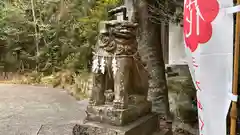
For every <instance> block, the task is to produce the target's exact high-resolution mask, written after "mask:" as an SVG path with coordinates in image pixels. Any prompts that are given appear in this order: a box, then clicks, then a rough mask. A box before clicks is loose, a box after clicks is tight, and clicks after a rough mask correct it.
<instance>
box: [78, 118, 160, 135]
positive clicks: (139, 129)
mask: <svg viewBox="0 0 240 135" xmlns="http://www.w3.org/2000/svg"><path fill="white" fill-rule="evenodd" d="M157 128H158V117H157V115H155V114H149V115H147V116H144V117H142V118H140V119H138V120H137V121H135V122H133V123H130V124H128V125H125V126H121V127H120V126H111V125H107V124H103V123H97V122H86V123H85V124H76V125H75V126H74V130H73V132H74V133H73V135H151V134H153V133H154V132H155V131H156V130H157Z"/></svg>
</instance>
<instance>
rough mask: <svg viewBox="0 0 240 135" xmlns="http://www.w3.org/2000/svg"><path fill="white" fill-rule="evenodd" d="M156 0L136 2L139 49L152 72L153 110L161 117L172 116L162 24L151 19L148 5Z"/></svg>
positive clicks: (150, 98)
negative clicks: (163, 49) (162, 39)
mask: <svg viewBox="0 0 240 135" xmlns="http://www.w3.org/2000/svg"><path fill="white" fill-rule="evenodd" d="M154 2H155V1H154V0H150V2H149V1H147V2H146V1H145V0H139V1H138V3H137V4H136V5H137V7H136V11H137V15H136V20H137V22H138V23H139V37H138V40H139V41H138V42H139V46H140V48H139V50H140V55H141V56H142V59H143V61H144V62H146V64H147V70H148V72H149V74H150V80H149V96H148V98H149V100H150V101H152V103H153V111H154V112H157V113H159V114H160V116H161V118H163V119H168V118H169V116H170V111H169V101H168V89H167V82H166V76H165V64H164V58H163V51H162V45H161V43H162V42H161V24H156V23H153V22H151V21H150V20H149V11H148V5H149V4H152V5H153V4H155V3H154Z"/></svg>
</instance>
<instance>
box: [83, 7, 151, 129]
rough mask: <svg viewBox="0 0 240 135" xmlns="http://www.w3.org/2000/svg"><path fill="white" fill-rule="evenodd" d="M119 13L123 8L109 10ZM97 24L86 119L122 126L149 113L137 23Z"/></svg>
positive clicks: (146, 74)
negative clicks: (97, 29) (91, 82)
mask: <svg viewBox="0 0 240 135" xmlns="http://www.w3.org/2000/svg"><path fill="white" fill-rule="evenodd" d="M121 11H126V8H125V7H120V8H116V9H113V10H111V11H110V14H111V15H112V14H115V13H118V12H121ZM123 16H126V13H123ZM100 25H101V27H100V33H99V36H98V42H97V48H96V50H95V55H94V60H93V88H92V91H91V94H90V101H89V106H88V108H87V113H88V117H87V119H88V120H92V121H99V122H102V123H108V124H112V125H119V126H122V125H125V124H127V123H129V122H132V121H134V120H136V119H137V118H138V117H141V116H145V115H146V114H148V113H150V112H151V103H150V102H148V101H147V94H148V73H147V71H146V70H145V67H144V64H143V63H142V62H141V59H140V57H139V54H138V43H137V40H136V34H137V26H138V24H136V23H134V22H131V21H128V20H125V19H123V20H110V21H102V22H100ZM99 64H100V69H99V68H98V67H99ZM105 69H106V70H105ZM100 71H101V72H100ZM103 71H104V72H103Z"/></svg>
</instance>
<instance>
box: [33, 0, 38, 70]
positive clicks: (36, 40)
mask: <svg viewBox="0 0 240 135" xmlns="http://www.w3.org/2000/svg"><path fill="white" fill-rule="evenodd" d="M31 6H32V16H33V22H34V30H35V46H36V55H37V57H36V58H37V59H36V63H37V66H36V68H37V70H38V63H39V62H38V55H39V46H38V31H37V20H36V14H35V6H34V0H31Z"/></svg>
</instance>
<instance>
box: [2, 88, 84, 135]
mask: <svg viewBox="0 0 240 135" xmlns="http://www.w3.org/2000/svg"><path fill="white" fill-rule="evenodd" d="M86 105H87V102H86V101H81V102H77V101H76V100H75V99H74V98H73V97H71V96H70V95H68V94H67V93H66V91H64V90H61V89H54V88H45V87H37V86H29V85H11V84H0V135H37V134H38V132H39V130H40V129H41V127H43V126H44V125H48V124H61V123H69V122H71V121H76V120H83V119H84V117H85V111H84V109H85V107H86Z"/></svg>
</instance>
